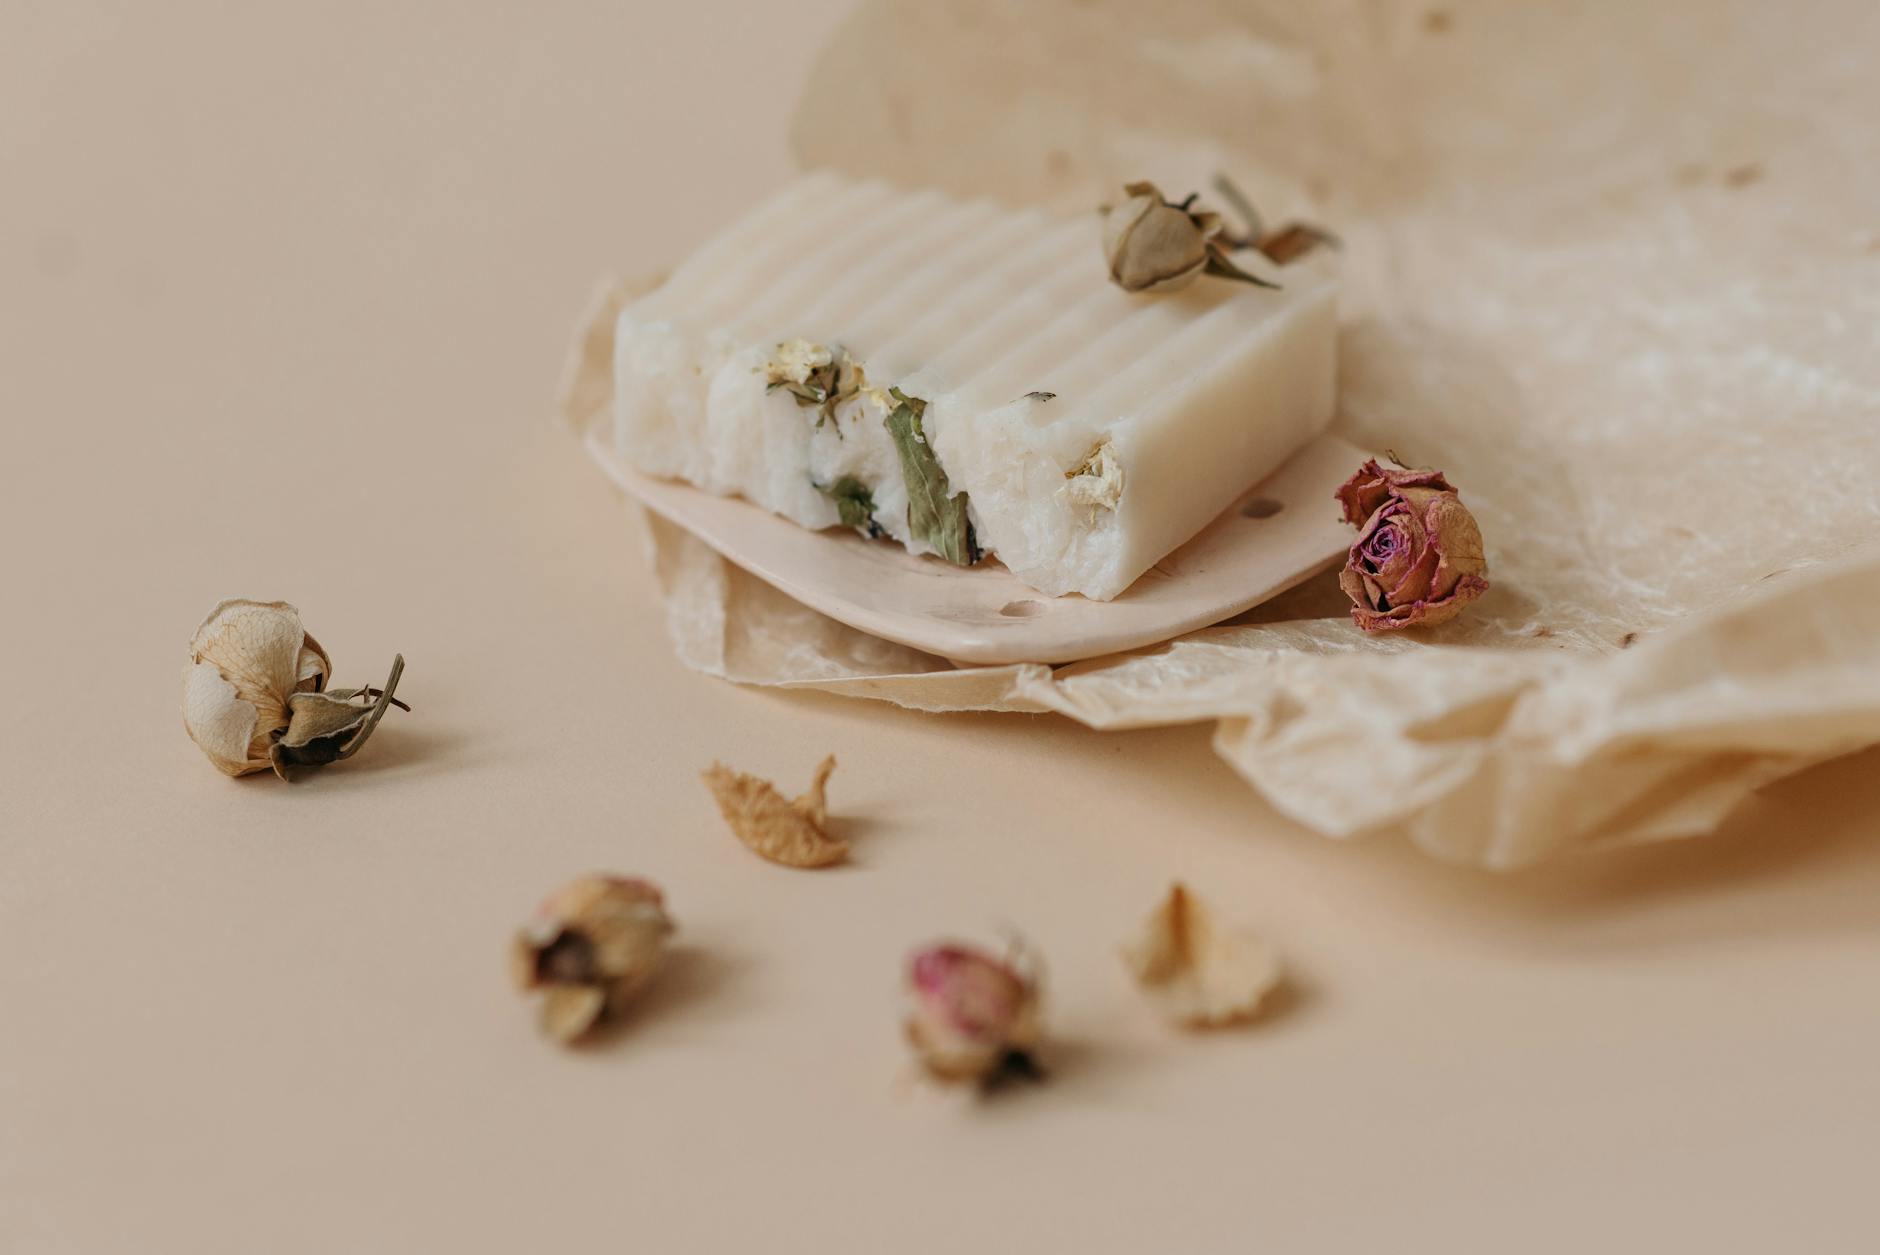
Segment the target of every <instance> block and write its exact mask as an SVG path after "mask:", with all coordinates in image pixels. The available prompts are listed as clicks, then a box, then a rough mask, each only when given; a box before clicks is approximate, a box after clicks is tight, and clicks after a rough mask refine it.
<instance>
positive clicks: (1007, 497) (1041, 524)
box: [614, 174, 1335, 600]
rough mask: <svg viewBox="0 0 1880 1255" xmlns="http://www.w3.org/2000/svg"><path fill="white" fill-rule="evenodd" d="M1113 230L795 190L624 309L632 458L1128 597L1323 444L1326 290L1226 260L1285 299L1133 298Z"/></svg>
mask: <svg viewBox="0 0 1880 1255" xmlns="http://www.w3.org/2000/svg"><path fill="white" fill-rule="evenodd" d="M1099 232H1100V224H1099V221H1098V219H1097V216H1096V215H1095V214H1094V213H1093V214H1091V215H1089V216H1088V217H1082V218H1078V219H1074V220H1062V219H1054V218H1051V217H1048V216H1047V215H1045V214H1043V213H1041V212H1038V211H1035V210H1013V209H1009V208H1005V207H1002V206H999V205H995V204H993V203H992V202H990V201H962V200H956V199H952V198H949V197H947V196H944V195H942V194H940V193H937V192H932V191H907V190H902V189H897V188H894V187H892V186H889V185H887V184H884V183H880V182H874V181H855V180H849V179H845V178H841V177H838V176H835V175H832V174H813V175H809V176H806V177H804V178H801V179H799V180H798V181H797V182H795V183H793V184H791V185H790V186H788V187H786V188H785V189H784V190H783V191H782V192H780V193H779V194H777V195H776V196H775V197H773V198H772V199H771V200H770V201H768V202H767V203H765V204H763V205H761V206H759V207H758V208H757V209H756V210H755V211H753V212H752V213H750V214H749V215H748V216H746V217H745V218H744V219H743V220H742V221H740V222H738V223H737V224H735V225H734V226H732V227H731V228H729V229H728V230H727V231H725V232H724V233H723V234H721V235H719V236H718V237H717V238H715V239H714V240H712V241H711V242H709V243H708V244H706V245H705V246H704V247H703V248H702V249H700V250H699V251H698V252H697V253H696V254H694V255H693V256H692V257H691V258H690V259H689V260H688V261H687V262H685V264H684V265H682V266H680V267H679V268H678V269H677V270H676V271H675V272H674V273H673V275H672V276H671V277H670V278H669V279H668V280H667V281H666V283H665V284H664V285H663V286H662V287H660V288H659V289H658V290H656V291H655V292H653V293H651V294H649V295H648V296H646V297H644V298H642V299H641V300H640V301H638V302H636V303H634V304H632V305H630V306H628V307H627V308H626V309H625V310H624V311H622V313H621V315H620V323H619V327H618V329H617V336H616V340H615V362H614V369H615V385H616V391H615V395H616V398H617V399H616V402H615V405H616V411H615V433H614V434H615V441H616V443H617V446H618V449H619V452H620V454H621V455H622V456H623V457H624V458H626V459H627V460H628V461H629V462H631V463H632V464H634V465H635V466H637V467H638V468H640V469H641V470H643V471H646V472H648V473H650V474H654V475H659V476H664V477H668V478H677V479H683V480H687V481H689V482H691V483H693V484H696V485H698V486H699V487H701V488H704V489H707V490H709V491H711V492H715V493H721V494H736V495H740V496H743V497H746V498H748V499H749V500H751V501H754V502H756V503H757V504H758V505H761V506H763V507H765V508H766V509H768V510H771V511H773V512H775V513H777V514H781V515H783V516H784V517H786V518H789V519H791V520H793V521H794V522H796V523H798V524H801V525H802V526H804V527H810V528H828V527H838V526H849V527H853V528H855V529H856V530H858V531H861V532H863V533H865V534H868V535H875V536H885V537H889V538H892V539H893V540H896V541H899V542H900V543H902V544H904V545H906V546H907V547H908V548H909V549H910V550H913V551H915V552H917V553H932V554H937V555H939V556H940V557H941V558H943V559H945V560H947V561H952V562H955V563H962V564H964V563H968V562H971V561H974V560H977V559H979V558H980V557H981V556H982V555H994V556H996V557H997V558H998V559H999V560H1000V561H1002V562H1003V563H1004V564H1005V565H1006V566H1007V567H1008V568H1009V569H1010V570H1011V571H1012V573H1013V574H1014V575H1016V576H1017V577H1018V578H1019V579H1021V580H1023V581H1024V582H1025V583H1027V584H1029V585H1030V586H1032V587H1033V588H1036V589H1037V590H1038V591H1040V592H1041V593H1045V594H1048V595H1051V596H1059V595H1063V594H1068V593H1079V594H1082V595H1083V596H1085V597H1089V598H1093V599H1098V600H1107V599H1109V598H1113V597H1115V596H1117V595H1118V594H1120V593H1122V592H1123V591H1124V590H1125V589H1127V588H1128V587H1129V586H1130V584H1131V583H1133V582H1134V581H1135V580H1136V578H1137V577H1138V576H1140V575H1141V574H1142V573H1143V572H1144V571H1146V570H1148V569H1149V568H1150V567H1151V566H1153V565H1154V564H1155V563H1156V562H1157V561H1159V560H1160V559H1161V558H1163V557H1164V556H1165V555H1167V554H1168V553H1169V552H1171V551H1172V550H1174V549H1175V548H1177V547H1178V546H1180V545H1181V544H1182V543H1183V542H1184V541H1186V540H1187V539H1189V537H1191V536H1193V535H1194V534H1195V533H1196V532H1198V531H1200V530H1201V529H1202V528H1203V527H1205V526H1206V525H1207V524H1208V523H1209V522H1210V521H1211V520H1212V519H1213V518H1214V517H1215V516H1216V515H1218V514H1219V513H1220V512H1221V511H1222V510H1223V509H1225V508H1226V507H1227V506H1228V505H1230V504H1231V503H1232V502H1233V501H1234V500H1235V499H1236V498H1238V497H1239V495H1240V494H1241V493H1243V492H1245V491H1246V489H1247V488H1249V487H1251V486H1252V485H1253V484H1254V483H1256V482H1258V481H1259V480H1261V479H1263V478H1264V477H1265V476H1267V475H1268V474H1270V473H1271V472H1272V471H1274V470H1276V469H1278V467H1279V466H1280V465H1281V464H1282V463H1283V462H1284V461H1285V460H1286V459H1287V458H1288V457H1289V456H1290V455H1291V454H1292V453H1293V452H1294V451H1295V450H1297V449H1298V448H1300V447H1301V446H1302V445H1304V444H1306V443H1307V442H1308V441H1310V440H1311V439H1312V438H1313V437H1314V436H1316V435H1317V434H1318V433H1319V432H1321V431H1322V430H1323V429H1324V428H1325V426H1326V424H1327V423H1328V422H1329V421H1330V419H1331V414H1332V402H1333V389H1334V378H1333V376H1334V337H1335V317H1334V310H1333V298H1334V287H1335V284H1334V283H1333V281H1332V280H1331V279H1330V278H1328V277H1326V276H1325V275H1323V274H1317V273H1313V272H1312V271H1311V270H1309V269H1308V268H1305V267H1289V268H1286V269H1284V270H1283V271H1282V270H1277V269H1275V268H1273V267H1270V266H1267V265H1266V264H1265V259H1264V258H1261V257H1258V256H1257V255H1251V254H1236V255H1235V261H1236V263H1237V264H1240V265H1242V266H1243V267H1245V268H1247V269H1250V270H1254V271H1256V272H1257V273H1260V274H1262V276H1263V277H1266V278H1269V279H1272V280H1274V281H1276V282H1279V283H1281V284H1282V285H1283V287H1282V289H1281V290H1279V291H1272V290H1268V289H1262V288H1258V287H1255V286H1253V285H1251V284H1247V283H1239V282H1233V281H1230V280H1226V279H1219V278H1214V277H1203V278H1200V279H1198V280H1197V281H1196V282H1195V283H1193V284H1192V285H1190V286H1189V287H1188V288H1186V289H1184V290H1183V291H1181V292H1178V293H1173V294H1153V295H1151V294H1141V295H1132V294H1129V293H1126V292H1124V291H1122V290H1121V289H1120V288H1118V287H1116V286H1115V285H1114V284H1112V283H1110V282H1109V278H1108V272H1107V270H1106V268H1105V265H1104V260H1103V255H1102V250H1101V248H1100V245H1099ZM937 570H940V571H942V572H943V570H944V568H937Z"/></svg>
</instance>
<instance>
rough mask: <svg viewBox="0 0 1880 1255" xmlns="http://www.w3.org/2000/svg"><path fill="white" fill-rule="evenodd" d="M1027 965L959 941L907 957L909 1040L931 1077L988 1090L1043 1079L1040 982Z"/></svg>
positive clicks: (928, 948) (1016, 959)
mask: <svg viewBox="0 0 1880 1255" xmlns="http://www.w3.org/2000/svg"><path fill="white" fill-rule="evenodd" d="M1024 966H1025V965H1024V964H1023V962H1022V960H1021V959H1019V958H1016V957H1015V958H1014V959H1013V960H1012V961H1009V962H1008V961H1004V960H1000V959H995V958H993V957H992V956H991V955H989V954H986V953H984V952H983V951H980V950H976V949H973V948H972V947H970V946H964V945H957V944H953V943H942V944H940V945H934V946H929V947H927V948H926V949H923V950H920V951H918V952H917V953H915V954H914V956H913V957H912V958H911V959H909V960H908V965H907V993H908V999H909V1002H910V1004H911V1005H910V1009H909V1013H908V1017H907V1024H906V1029H907V1039H908V1041H909V1042H910V1043H912V1044H913V1047H914V1052H915V1054H917V1055H918V1056H919V1058H920V1063H921V1066H922V1067H924V1068H925V1069H926V1070H927V1072H928V1074H929V1075H930V1076H933V1077H934V1078H935V1079H937V1080H942V1081H977V1082H979V1083H980V1084H982V1085H990V1084H995V1083H997V1082H999V1081H1001V1080H1006V1079H1010V1078H1019V1077H1022V1078H1036V1077H1038V1076H1040V1075H1041V1072H1040V1070H1039V1067H1038V1061H1037V1059H1036V1058H1035V1056H1034V1052H1035V1051H1036V1050H1037V1048H1038V1043H1039V1039H1040V1036H1041V1032H1040V1026H1039V1020H1038V979H1037V977H1036V975H1035V974H1032V973H1029V972H1027V971H1025V970H1023V968H1024Z"/></svg>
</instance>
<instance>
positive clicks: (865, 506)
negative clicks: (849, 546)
mask: <svg viewBox="0 0 1880 1255" xmlns="http://www.w3.org/2000/svg"><path fill="white" fill-rule="evenodd" d="M816 491H817V492H819V493H821V494H822V495H823V496H825V497H827V498H829V500H831V501H833V502H834V503H835V507H836V516H837V517H838V518H840V519H841V520H842V526H844V527H852V528H854V529H855V530H856V531H858V532H860V533H861V534H862V535H864V536H868V537H875V536H879V535H881V527H880V526H879V525H878V524H877V523H876V522H875V495H874V493H872V492H870V491H869V488H868V485H867V484H864V483H863V482H862V481H861V480H859V479H857V478H855V476H853V475H844V476H843V477H842V478H841V479H838V480H837V481H836V482H835V483H833V484H817V485H816Z"/></svg>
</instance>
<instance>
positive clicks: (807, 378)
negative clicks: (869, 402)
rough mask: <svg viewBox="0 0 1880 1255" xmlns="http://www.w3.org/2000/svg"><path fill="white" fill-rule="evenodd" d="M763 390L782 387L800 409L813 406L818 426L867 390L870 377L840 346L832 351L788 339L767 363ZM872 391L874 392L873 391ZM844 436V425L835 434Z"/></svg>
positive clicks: (812, 342) (808, 341)
mask: <svg viewBox="0 0 1880 1255" xmlns="http://www.w3.org/2000/svg"><path fill="white" fill-rule="evenodd" d="M764 380H765V386H764V391H766V392H774V391H776V390H777V389H778V388H782V389H783V390H784V391H785V392H788V393H789V394H790V395H791V396H792V397H793V398H795V400H796V404H797V406H798V408H800V409H807V408H809V407H811V406H814V407H815V408H816V410H817V417H816V425H817V426H818V427H821V426H822V425H823V424H824V423H826V422H829V421H830V420H831V419H833V418H834V417H835V413H836V407H837V406H838V405H841V404H842V403H843V402H844V401H847V400H850V399H852V398H854V397H856V396H858V395H860V394H861V393H862V391H863V390H864V389H867V388H868V376H867V374H866V372H864V371H863V370H862V366H861V363H859V362H857V361H855V360H854V359H853V358H851V357H850V356H849V354H848V351H847V350H846V349H844V348H842V347H841V346H840V345H838V346H836V347H835V348H830V347H828V346H827V345H822V344H817V343H816V342H815V341H813V340H785V341H784V342H783V343H782V344H779V345H778V346H777V352H776V355H775V356H774V357H772V358H771V359H770V361H768V362H766V363H765V364H764ZM870 390H871V391H872V389H870ZM841 434H842V428H841V425H840V424H838V425H837V426H836V435H837V436H840V435H841Z"/></svg>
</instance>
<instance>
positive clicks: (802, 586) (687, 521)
mask: <svg viewBox="0 0 1880 1255" xmlns="http://www.w3.org/2000/svg"><path fill="white" fill-rule="evenodd" d="M610 432H611V428H610V427H609V425H608V424H607V423H605V422H602V423H597V424H595V425H594V426H593V427H592V428H591V429H590V430H589V432H588V436H587V441H586V444H587V450H588V454H589V456H591V457H592V458H593V459H594V460H595V461H596V462H598V463H599V464H600V466H601V468H602V469H603V470H605V471H606V472H607V474H608V475H609V476H610V477H611V478H612V479H613V481H614V482H615V483H617V484H619V485H620V486H621V487H622V488H624V489H626V491H627V492H628V493H629V494H631V495H632V496H633V497H634V498H635V499H636V500H638V501H639V502H640V504H642V505H644V506H645V507H646V508H647V509H649V510H652V511H654V512H655V513H657V514H659V515H661V516H663V517H665V518H667V519H670V520H671V521H672V522H674V523H677V524H678V525H679V526H681V527H683V528H685V529H686V530H687V531H689V532H691V533H692V534H693V535H695V536H697V537H698V538H699V539H700V540H703V541H704V542H705V543H706V544H708V545H710V546H711V547H712V548H713V549H715V550H717V551H718V552H719V553H721V554H723V555H724V556H725V557H726V558H727V559H729V560H730V561H732V562H735V563H736V564H737V565H739V566H741V567H743V568H744V569H745V570H747V571H749V572H750V573H751V574H752V575H755V576H757V577H758V578H759V579H761V580H763V581H764V582H766V583H768V584H771V585H773V586H775V587H776V588H778V589H780V590H782V591H783V592H785V593H788V594H789V595H790V596H791V597H794V598H795V599H796V600H798V601H800V602H802V603H803V604H804V605H806V606H809V607H811V608H813V609H815V610H819V611H821V612H822V613H823V614H826V615H828V616H829V617H830V618H832V619H837V620H840V621H841V622H843V623H846V624H848V625H849V626H850V627H853V628H859V629H860V630H861V631H864V632H867V633H870V634H871V635H874V636H880V637H885V638H886V639H888V640H891V641H897V642H899V643H900V644H903V645H909V646H912V647H913V648H915V649H920V650H925V651H926V652H928V653H930V654H938V655H940V656H941V657H943V658H950V659H952V660H954V661H956V662H963V663H978V664H984V663H1003V662H1072V661H1075V660H1077V659H1079V658H1094V657H1097V656H1099V655H1102V654H1113V653H1116V652H1117V651H1119V650H1125V649H1135V648H1137V647H1139V646H1142V645H1151V644H1154V643H1156V642H1158V641H1165V640H1168V639H1169V638H1171V637H1174V636H1179V635H1181V634H1182V633H1183V632H1189V631H1193V630H1194V629H1195V628H1199V627H1206V626H1208V625H1209V624H1211V623H1219V622H1220V621H1221V620H1223V619H1229V618H1232V617H1233V616H1234V615H1237V614H1239V613H1240V612H1241V611H1243V610H1246V609H1248V608H1249V607H1252V606H1256V605H1258V604H1260V603H1261V602H1263V601H1265V600H1267V599H1268V598H1269V597H1273V596H1275V595H1277V594H1279V593H1282V592H1284V591H1285V590H1286V589H1288V588H1291V587H1292V586H1293V585H1295V584H1297V583H1299V582H1300V581H1301V580H1304V579H1306V578H1308V577H1309V576H1312V575H1316V574H1317V573H1318V572H1320V571H1322V570H1325V569H1326V568H1327V567H1329V566H1331V565H1332V564H1333V563H1334V562H1337V561H1338V560H1339V559H1341V558H1342V557H1343V556H1344V554H1345V551H1346V549H1347V547H1348V546H1349V545H1350V544H1351V539H1352V531H1351V529H1350V528H1349V527H1347V526H1346V525H1345V524H1344V523H1343V522H1342V521H1341V520H1340V518H1339V514H1338V509H1337V506H1336V503H1335V502H1334V500H1333V498H1332V492H1333V490H1334V489H1335V488H1337V487H1338V485H1339V484H1341V483H1343V482H1344V481H1345V479H1346V478H1347V477H1349V476H1350V474H1351V472H1352V469H1353V468H1354V467H1356V466H1358V465H1359V464H1360V463H1362V462H1363V461H1364V459H1365V457H1366V454H1365V453H1364V452H1363V451H1361V450H1359V449H1358V448H1357V447H1356V446H1354V445H1351V444H1348V443H1347V442H1345V441H1343V440H1340V439H1338V438H1337V437H1335V436H1321V437H1320V438H1319V439H1318V440H1316V441H1314V442H1313V443H1311V444H1309V445H1307V446H1306V447H1305V448H1304V449H1302V450H1300V451H1299V452H1298V453H1296V454H1294V455H1293V458H1292V460H1291V461H1289V462H1288V463H1286V465H1285V466H1283V467H1281V468H1280V469H1279V470H1278V471H1276V472H1275V473H1274V474H1272V475H1270V476H1268V477H1267V479H1266V480H1265V482H1263V483H1261V484H1259V485H1258V486H1256V487H1254V488H1252V489H1250V490H1249V491H1248V492H1247V493H1246V494H1245V495H1244V496H1243V497H1242V498H1241V499H1240V500H1238V501H1236V502H1235V503H1234V504H1233V505H1232V506H1230V507H1229V508H1228V509H1227V510H1226V511H1225V512H1223V513H1222V514H1221V516H1220V517H1219V518H1217V519H1215V520H1214V522H1212V523H1210V524H1209V525H1208V526H1207V527H1206V528H1204V529H1203V530H1202V531H1201V533H1200V534H1199V535H1198V536H1196V537H1195V538H1194V539H1193V540H1191V541H1189V542H1188V543H1187V544H1185V545H1183V546H1182V547H1181V548H1180V549H1177V550H1176V551H1175V552H1174V553H1172V554H1170V555H1169V556H1168V557H1166V558H1164V559H1163V560H1162V561H1161V562H1159V563H1157V564H1156V565H1155V567H1154V568H1152V569H1151V570H1150V571H1149V572H1148V573H1147V574H1145V575H1144V576H1143V577H1142V578H1141V579H1139V580H1137V581H1136V582H1135V584H1133V585H1132V586H1131V587H1130V589H1129V591H1127V592H1125V593H1124V594H1123V595H1122V596H1121V597H1118V598H1116V599H1115V600H1114V601H1088V600H1086V599H1084V598H1082V597H1077V596H1070V597H1046V596H1043V595H1042V594H1040V593H1039V592H1037V590H1035V589H1032V588H1030V587H1027V586H1026V585H1024V584H1021V583H1020V582H1019V581H1018V580H1017V579H1016V578H1015V577H1014V576H1013V575H1012V573H1011V572H1010V571H1007V570H1006V569H1005V568H1004V567H1003V566H1001V565H1000V564H999V563H998V562H996V561H987V562H983V563H981V564H980V565H978V566H976V567H972V568H969V569H964V570H962V569H961V568H958V567H953V566H949V565H947V564H946V563H944V562H941V561H939V560H938V559H935V558H927V557H917V556H915V555H914V554H910V553H908V552H907V551H906V550H905V549H902V548H901V547H900V546H899V545H894V544H887V543H883V542H879V541H871V540H865V539H863V538H862V537H860V536H857V535H855V534H854V533H852V532H847V531H841V530H831V531H823V532H812V531H806V530H805V529H803V528H801V527H798V526H797V525H796V524H795V523H792V522H790V521H789V520H787V519H783V518H780V517H778V516H777V515H774V514H771V513H770V512H769V511H767V510H764V509H761V508H759V507H757V506H754V505H752V504H751V503H750V502H748V501H743V500H740V499H739V498H736V497H720V496H716V495H714V494H712V493H708V492H704V491H702V490H700V489H698V488H694V487H692V486H691V485H689V484H683V483H677V482H674V481H672V480H663V479H654V478H652V477H651V476H648V475H643V474H641V473H640V472H639V471H636V470H634V469H633V468H632V467H631V466H629V465H627V463H626V462H625V461H624V460H622V459H621V458H620V457H619V455H618V454H616V453H615V452H614V449H613V445H612V442H611V440H610Z"/></svg>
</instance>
